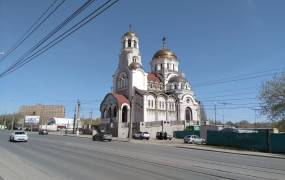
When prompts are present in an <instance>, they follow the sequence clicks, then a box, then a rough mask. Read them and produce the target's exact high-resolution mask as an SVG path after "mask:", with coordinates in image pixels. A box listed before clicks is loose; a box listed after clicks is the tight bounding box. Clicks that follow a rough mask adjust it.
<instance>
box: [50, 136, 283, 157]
mask: <svg viewBox="0 0 285 180" xmlns="http://www.w3.org/2000/svg"><path fill="white" fill-rule="evenodd" d="M51 135H56V136H68V137H77V138H86V139H92V138H91V137H88V136H76V135H69V134H51ZM112 141H119V142H128V140H120V139H113V140H112ZM131 143H134V144H144V143H136V142H134V141H132V142H131ZM146 144H150V145H164V146H169V147H175V148H181V149H193V150H201V151H211V152H220V153H227V154H237V155H244V156H256V157H266V158H275V159H285V155H282V154H273V156H271V155H267V154H253V153H249V152H246V151H243V152H233V151H231V149H225V150H226V151H225V150H222V149H218V148H216V149H204V148H198V147H186V146H179V145H171V144H155V143H146Z"/></svg>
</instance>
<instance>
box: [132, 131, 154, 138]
mask: <svg viewBox="0 0 285 180" xmlns="http://www.w3.org/2000/svg"><path fill="white" fill-rule="evenodd" d="M149 137H150V135H149V133H148V132H138V133H136V134H134V135H133V138H134V139H141V140H143V139H146V140H149Z"/></svg>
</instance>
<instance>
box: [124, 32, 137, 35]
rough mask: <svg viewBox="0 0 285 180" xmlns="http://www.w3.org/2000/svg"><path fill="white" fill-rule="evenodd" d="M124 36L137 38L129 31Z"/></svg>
mask: <svg viewBox="0 0 285 180" xmlns="http://www.w3.org/2000/svg"><path fill="white" fill-rule="evenodd" d="M124 36H136V33H134V32H132V31H129V32H126V33H125V34H124Z"/></svg>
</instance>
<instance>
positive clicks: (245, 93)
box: [199, 91, 257, 101]
mask: <svg viewBox="0 0 285 180" xmlns="http://www.w3.org/2000/svg"><path fill="white" fill-rule="evenodd" d="M256 93H257V92H256V91H248V92H241V93H234V94H225V95H218V96H209V97H205V98H199V100H202V101H203V100H207V99H213V98H217V97H228V96H236V95H250V94H256Z"/></svg>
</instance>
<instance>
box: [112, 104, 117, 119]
mask: <svg viewBox="0 0 285 180" xmlns="http://www.w3.org/2000/svg"><path fill="white" fill-rule="evenodd" d="M113 117H117V106H115V108H114V111H113Z"/></svg>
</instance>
